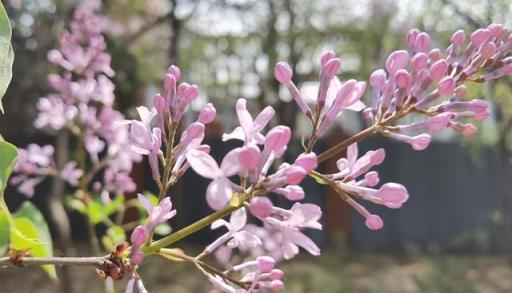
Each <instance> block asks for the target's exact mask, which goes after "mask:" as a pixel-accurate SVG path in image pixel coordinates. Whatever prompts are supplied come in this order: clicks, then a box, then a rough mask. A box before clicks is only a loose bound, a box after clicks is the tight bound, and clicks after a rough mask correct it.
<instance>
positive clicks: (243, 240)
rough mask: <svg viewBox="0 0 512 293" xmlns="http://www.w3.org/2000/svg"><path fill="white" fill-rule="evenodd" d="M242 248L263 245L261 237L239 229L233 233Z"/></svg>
mask: <svg viewBox="0 0 512 293" xmlns="http://www.w3.org/2000/svg"><path fill="white" fill-rule="evenodd" d="M233 237H234V238H235V239H236V240H237V241H238V246H241V247H242V248H252V247H256V246H259V245H261V239H259V238H258V237H257V236H256V235H254V234H252V233H249V232H247V231H239V232H237V233H235V235H233Z"/></svg>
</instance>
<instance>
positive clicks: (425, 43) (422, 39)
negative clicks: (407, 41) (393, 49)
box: [414, 32, 432, 52]
mask: <svg viewBox="0 0 512 293" xmlns="http://www.w3.org/2000/svg"><path fill="white" fill-rule="evenodd" d="M431 44H432V40H431V39H430V36H429V35H428V34H427V33H425V32H422V33H420V34H418V36H417V37H416V42H415V43H414V46H415V47H416V50H417V51H419V52H428V50H430V45H431Z"/></svg>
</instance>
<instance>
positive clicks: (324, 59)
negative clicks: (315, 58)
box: [320, 50, 336, 66]
mask: <svg viewBox="0 0 512 293" xmlns="http://www.w3.org/2000/svg"><path fill="white" fill-rule="evenodd" d="M333 58H336V53H334V51H332V50H329V51H327V52H325V53H324V54H323V55H322V57H321V58H320V63H321V64H322V66H323V65H325V63H327V61H329V60H331V59H333Z"/></svg>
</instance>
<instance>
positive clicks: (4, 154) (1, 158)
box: [0, 140, 18, 198]
mask: <svg viewBox="0 0 512 293" xmlns="http://www.w3.org/2000/svg"><path fill="white" fill-rule="evenodd" d="M17 158H18V150H17V149H16V147H15V146H14V145H12V144H10V143H8V142H6V141H4V140H0V196H1V197H2V198H3V192H4V190H5V187H7V180H8V179H9V176H10V175H11V173H12V170H13V169H14V165H15V164H16V159H17Z"/></svg>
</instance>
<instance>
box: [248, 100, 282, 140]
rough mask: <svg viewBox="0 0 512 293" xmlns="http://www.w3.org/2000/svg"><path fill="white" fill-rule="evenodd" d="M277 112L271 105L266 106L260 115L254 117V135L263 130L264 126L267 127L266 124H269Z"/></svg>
mask: <svg viewBox="0 0 512 293" xmlns="http://www.w3.org/2000/svg"><path fill="white" fill-rule="evenodd" d="M275 113H276V111H274V108H272V107H271V106H267V107H265V109H263V111H261V112H260V114H258V116H256V118H254V122H253V125H252V134H253V135H254V134H256V133H258V132H260V131H262V130H263V128H265V126H267V124H268V123H269V122H270V120H271V119H272V117H274V114H275Z"/></svg>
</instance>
